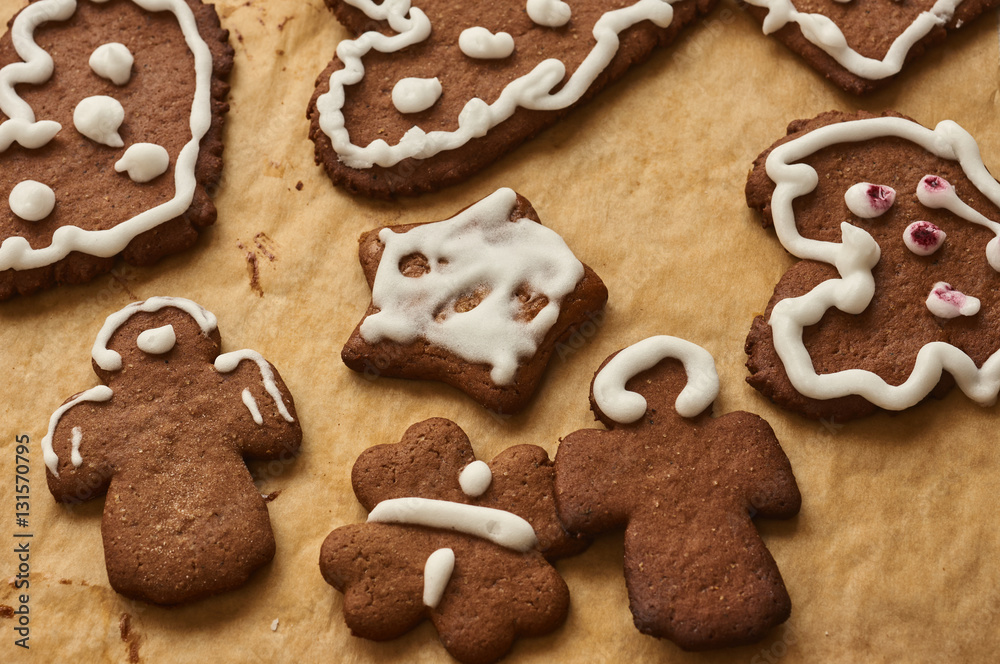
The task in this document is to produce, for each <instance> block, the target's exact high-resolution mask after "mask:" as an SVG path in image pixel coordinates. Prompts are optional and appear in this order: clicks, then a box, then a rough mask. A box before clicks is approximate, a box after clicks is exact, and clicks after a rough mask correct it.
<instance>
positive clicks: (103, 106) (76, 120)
mask: <svg viewBox="0 0 1000 664" xmlns="http://www.w3.org/2000/svg"><path fill="white" fill-rule="evenodd" d="M124 120H125V109H124V108H122V105H121V104H120V103H119V102H118V100H117V99H114V98H112V97H106V96H104V95H97V96H94V97H87V98H86V99H84V100H82V101H81V102H80V103H79V104H77V105H76V109H74V110H73V124H74V126H76V130H77V131H78V132H80V133H81V134H83V135H84V136H86V137H87V138H89V139H90V140H92V141H94V142H96V143H101V144H102V145H107V146H109V147H113V148H120V147H122V146H124V145H125V142H124V141H122V137H121V136H119V135H118V128H119V127H121V126H122V122H124Z"/></svg>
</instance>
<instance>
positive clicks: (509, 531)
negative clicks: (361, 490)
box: [368, 498, 538, 552]
mask: <svg viewBox="0 0 1000 664" xmlns="http://www.w3.org/2000/svg"><path fill="white" fill-rule="evenodd" d="M368 522H369V523H404V524H413V525H418V526H427V527H428V528H444V529H447V530H454V531H456V532H460V533H465V534H466V535H472V536H474V537H479V538H482V539H485V540H488V541H490V542H493V543H494V544H499V545H500V546H502V547H504V548H507V549H511V550H513V551H522V552H523V551H529V550H531V549H532V548H534V547H535V546H536V545H537V544H538V538H537V537H536V536H535V530H534V528H532V527H531V524H530V523H528V522H527V521H525V520H524V519H522V518H521V517H519V516H518V515H516V514H513V513H512V512H506V511H504V510H497V509H493V508H491V507H480V506H479V505H465V504H462V503H453V502H449V501H447V500H434V499H431V498H392V499H390V500H383V501H382V502H381V503H379V504H378V505H376V506H375V509H373V510H372V511H371V513H369V514H368Z"/></svg>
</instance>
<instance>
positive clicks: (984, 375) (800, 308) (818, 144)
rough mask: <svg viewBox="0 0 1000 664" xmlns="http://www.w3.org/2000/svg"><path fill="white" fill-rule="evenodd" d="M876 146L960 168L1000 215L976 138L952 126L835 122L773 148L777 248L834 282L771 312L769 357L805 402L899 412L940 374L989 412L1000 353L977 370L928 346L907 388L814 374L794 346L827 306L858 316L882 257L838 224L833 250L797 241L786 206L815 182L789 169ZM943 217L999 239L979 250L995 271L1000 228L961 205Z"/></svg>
mask: <svg viewBox="0 0 1000 664" xmlns="http://www.w3.org/2000/svg"><path fill="white" fill-rule="evenodd" d="M879 137H899V138H902V139H905V140H908V141H910V142H912V143H914V144H916V145H919V146H920V147H922V148H923V149H925V150H927V151H928V152H930V153H932V154H935V155H937V156H938V157H940V158H942V159H949V160H956V161H958V163H959V164H960V165H961V167H962V170H963V171H964V172H965V175H966V176H967V177H968V179H969V181H970V182H972V184H973V186H975V187H976V188H977V189H978V190H979V191H980V192H982V193H983V194H984V195H985V196H986V197H987V198H988V199H989V200H990V201H992V202H993V203H994V204H995V205H997V206H1000V183H997V181H996V180H994V179H993V176H991V175H990V173H989V171H988V170H987V169H986V167H985V166H984V165H983V161H982V158H981V157H980V154H979V146H978V145H977V144H976V141H975V139H973V138H972V136H970V135H969V133H968V132H966V131H965V130H964V129H962V128H961V127H960V126H958V125H957V124H956V123H954V122H952V121H950V120H946V121H943V122H941V123H940V124H938V125H937V127H935V128H934V129H933V130H930V129H927V128H926V127H923V126H921V125H919V124H917V123H915V122H912V121H910V120H906V119H903V118H895V117H885V118H871V119H865V120H854V121H850V122H840V123H836V124H831V125H827V126H824V127H820V128H819V129H814V130H812V131H810V132H808V133H807V134H804V135H803V136H801V137H799V138H796V139H794V140H792V141H789V142H788V143H785V144H783V145H781V146H779V147H777V148H775V149H774V150H772V151H771V154H770V155H769V156H768V158H767V163H766V169H767V174H768V177H770V178H771V180H773V181H774V182H775V184H776V187H775V190H774V194H773V195H772V197H771V210H772V216H773V219H774V228H775V230H776V232H777V235H778V239H779V240H780V241H781V244H782V245H783V246H784V247H785V248H786V249H787V250H788V251H789V252H791V253H792V254H794V255H795V256H797V257H799V258H803V259H810V260H815V261H820V262H823V263H828V264H830V265H833V266H835V267H836V268H837V271H838V272H839V274H840V277H839V278H837V279H829V280H827V281H824V282H822V283H821V284H819V285H818V286H816V287H815V288H813V289H812V290H811V291H809V292H808V293H806V294H805V295H802V296H800V297H795V298H788V299H784V300H781V301H779V302H778V303H777V304H776V305H775V306H774V309H773V310H772V312H771V318H770V320H769V321H768V322H769V324H770V326H771V331H772V335H773V338H774V347H775V350H776V351H777V353H778V356H779V357H780V358H781V361H782V363H783V364H784V367H785V372H786V373H787V374H788V378H789V380H791V382H792V385H793V386H794V387H795V389H796V390H798V391H799V393H801V394H803V395H804V396H807V397H812V398H815V399H833V398H837V397H842V396H847V395H850V394H858V395H861V396H862V397H864V398H865V399H867V400H868V401H870V402H872V403H873V404H875V405H876V406H879V407H881V408H885V409H887V410H903V409H904V408H909V407H910V406H913V405H916V404H917V403H919V402H920V401H921V400H922V399H923V398H924V397H926V396H927V395H928V394H929V393H930V391H931V390H932V389H933V388H934V386H935V385H937V383H938V381H939V380H940V379H941V373H942V371H948V372H949V373H951V374H952V375H953V376H954V377H955V381H956V383H957V384H958V386H959V387H960V388H961V389H962V391H963V392H965V393H966V394H967V395H968V396H969V397H970V398H972V399H973V400H974V401H976V402H978V403H980V404H982V405H990V404H992V403H994V402H995V401H996V398H997V394H998V392H1000V350H998V351H997V352H995V353H993V355H991V356H990V357H989V359H987V360H986V362H985V363H983V366H982V368H978V367H976V364H975V363H974V362H973V361H972V359H971V358H970V357H969V356H968V355H966V354H965V353H964V352H962V351H961V350H959V349H958V348H956V347H955V346H952V345H951V344H947V343H944V342H940V341H937V342H932V343H929V344H927V345H925V346H924V347H923V348H921V349H920V351H919V352H918V353H917V359H916V364H915V366H914V368H913V372H912V373H911V374H910V376H909V377H908V378H907V379H906V381H905V382H904V383H902V384H901V385H889V384H888V383H886V382H885V381H884V380H883V379H882V378H880V377H879V376H878V375H876V374H874V373H872V372H869V371H864V370H862V369H849V370H845V371H839V372H836V373H831V374H823V375H818V374H817V373H816V371H815V369H814V367H813V364H812V359H811V358H810V356H809V352H808V350H807V349H806V347H805V345H804V344H803V342H802V330H803V328H805V327H808V326H809V325H813V324H815V323H817V322H819V320H820V319H821V318H822V317H823V315H824V313H825V312H826V311H827V310H828V309H830V308H831V307H837V308H838V309H840V310H841V311H844V312H845V313H848V314H859V313H861V312H862V311H864V310H865V308H866V307H867V306H868V304H869V303H870V302H871V299H872V296H873V295H874V293H875V280H874V277H873V276H872V269H873V268H874V267H875V264H876V263H878V260H879V257H880V255H881V250H880V248H879V246H878V243H877V242H876V241H875V239H874V238H873V237H872V236H871V235H869V234H868V233H867V232H866V231H864V230H862V229H861V228H858V227H857V226H853V225H851V224H849V223H846V222H845V223H843V224H842V225H841V233H842V238H843V241H842V242H840V243H837V242H823V241H819V240H813V239H809V238H806V237H803V236H801V235H800V234H799V232H798V229H797V227H796V225H795V214H794V212H793V209H792V203H793V202H794V200H795V199H796V198H798V197H799V196H804V195H806V194H808V193H809V192H811V191H812V190H813V189H815V188H816V185H817V183H818V182H819V176H818V175H817V173H816V171H815V169H813V168H812V167H811V166H809V165H808V164H803V163H796V162H799V161H800V160H802V159H804V158H805V157H808V156H809V155H811V154H813V153H815V152H817V151H818V150H821V149H823V148H824V147H827V146H830V145H835V144H838V143H854V142H859V141H865V140H869V139H874V138H879ZM956 199H957V197H956ZM948 209H949V211H951V212H953V213H955V214H956V215H958V216H959V217H961V218H963V219H965V220H966V221H969V222H971V223H975V224H978V225H981V226H985V227H986V228H988V229H989V230H991V231H992V232H993V233H994V234H995V235H996V236H997V237H994V238H993V239H992V240H990V242H989V244H988V245H987V246H986V248H985V252H986V255H987V259H988V261H989V263H990V264H991V265H992V266H993V268H994V269H997V268H998V266H1000V262H998V261H996V260H995V258H996V256H997V254H998V248H1000V224H998V223H997V222H995V221H991V220H989V219H987V218H985V217H984V216H983V215H982V214H980V213H978V212H976V211H975V210H972V208H969V207H968V206H967V205H964V204H963V206H952V207H948Z"/></svg>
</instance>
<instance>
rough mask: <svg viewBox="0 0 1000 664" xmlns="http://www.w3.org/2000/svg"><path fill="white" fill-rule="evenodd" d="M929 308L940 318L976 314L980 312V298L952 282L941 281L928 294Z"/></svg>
mask: <svg viewBox="0 0 1000 664" xmlns="http://www.w3.org/2000/svg"><path fill="white" fill-rule="evenodd" d="M926 304H927V308H928V309H929V310H930V312H931V313H932V314H934V315H935V316H939V317H940V318H957V317H959V316H975V315H976V314H978V313H979V300H978V299H976V298H974V297H972V296H969V295H966V294H965V293H962V292H960V291H957V290H955V289H954V288H952V286H951V284H949V283H946V282H944V281H939V282H937V283H936V284H934V288H932V289H931V292H930V295H928V296H927V302H926Z"/></svg>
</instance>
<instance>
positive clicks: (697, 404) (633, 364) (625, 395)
mask: <svg viewBox="0 0 1000 664" xmlns="http://www.w3.org/2000/svg"><path fill="white" fill-rule="evenodd" d="M666 358H674V359H677V360H680V361H681V364H683V365H684V371H685V372H686V373H687V378H688V381H687V384H686V385H685V386H684V389H683V390H681V393H680V394H679V395H677V400H676V401H675V402H674V407H675V408H676V409H677V413H678V414H679V415H681V416H682V417H694V416H696V415H699V414H700V413H702V412H704V411H705V409H706V408H708V407H709V406H711V405H712V402H713V401H715V398H716V397H717V396H719V374H718V372H717V371H716V369H715V360H714V359H713V358H712V355H711V353H709V352H708V351H707V350H705V349H704V348H702V347H701V346H698V345H696V344H693V343H691V342H690V341H685V340H684V339H678V338H677V337H668V336H664V335H660V336H655V337H649V338H648V339H643V340H642V341H640V342H638V343H635V344H633V345H631V346H629V347H628V348H625V349H624V350H622V351H621V352H619V353H618V354H617V355H615V356H614V357H613V358H611V361H610V362H608V363H607V364H606V365H604V368H603V369H601V370H600V372H598V374H597V376H595V377H594V401H595V402H596V403H597V406H598V408H600V409H601V412H602V413H604V414H605V415H607V416H608V417H610V418H611V419H612V420H614V421H615V422H619V423H621V424H630V423H632V422H635V421H636V420H638V419H639V418H641V417H642V416H643V415H644V414H645V413H646V399H645V398H643V396H642V395H641V394H639V393H637V392H630V391H629V390H626V389H625V383H627V382H628V381H629V380H630V379H631V378H633V377H635V376H637V375H638V374H640V373H642V372H643V371H645V370H647V369H652V368H653V367H655V366H656V365H657V364H659V363H660V362H661V361H662V360H664V359H666Z"/></svg>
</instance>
